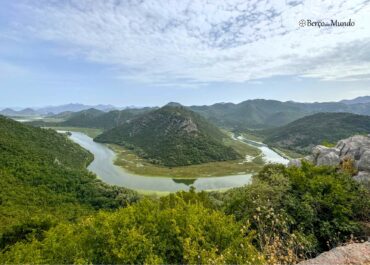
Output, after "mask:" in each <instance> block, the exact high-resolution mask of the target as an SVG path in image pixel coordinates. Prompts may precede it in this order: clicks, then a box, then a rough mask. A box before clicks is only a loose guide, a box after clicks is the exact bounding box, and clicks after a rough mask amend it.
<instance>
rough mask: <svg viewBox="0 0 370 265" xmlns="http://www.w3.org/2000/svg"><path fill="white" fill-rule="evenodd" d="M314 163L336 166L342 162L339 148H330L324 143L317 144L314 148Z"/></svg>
mask: <svg viewBox="0 0 370 265" xmlns="http://www.w3.org/2000/svg"><path fill="white" fill-rule="evenodd" d="M311 160H312V161H313V162H314V164H316V165H318V166H321V165H329V166H336V165H338V164H339V163H340V158H339V149H337V148H328V147H325V146H322V145H318V146H315V147H314V148H313V149H312V159H311Z"/></svg>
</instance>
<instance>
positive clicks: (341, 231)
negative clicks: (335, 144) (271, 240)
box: [222, 163, 370, 255]
mask: <svg viewBox="0 0 370 265" xmlns="http://www.w3.org/2000/svg"><path fill="white" fill-rule="evenodd" d="M222 200H223V201H224V202H225V205H224V207H225V212H226V213H228V214H234V215H235V217H236V218H237V220H249V221H250V222H251V224H252V226H251V227H252V228H255V229H257V222H256V220H255V218H254V217H255V216H259V218H262V219H263V218H264V217H263V216H267V215H263V214H262V215H261V212H259V211H262V210H263V209H266V211H267V210H269V209H272V210H273V211H274V213H275V214H279V215H281V216H283V217H284V218H286V221H285V222H286V225H288V230H289V231H290V233H293V234H299V235H301V236H303V237H302V242H305V243H304V246H305V250H306V251H308V250H309V251H308V252H307V253H305V255H307V254H317V253H319V252H321V251H323V250H326V249H328V248H330V247H333V246H336V245H338V244H339V243H340V242H344V241H345V240H346V238H348V237H349V236H350V235H351V234H360V235H361V233H360V232H361V230H360V222H362V221H365V222H366V221H369V216H370V195H369V192H368V191H367V190H366V189H364V188H363V187H362V186H361V185H360V184H358V183H357V182H355V181H354V180H353V179H352V178H351V176H349V175H346V174H343V173H338V172H336V170H335V169H334V168H331V167H314V166H312V165H310V164H307V163H304V164H303V166H302V168H296V167H292V168H285V167H284V166H266V167H265V168H264V169H263V170H262V171H261V172H260V173H259V174H258V175H256V176H255V177H254V180H253V183H252V184H251V185H249V186H246V187H244V188H238V189H234V190H231V191H228V192H226V193H225V194H224V195H223V198H222ZM266 221H267V220H265V221H264V222H266ZM282 230H283V229H282ZM362 236H363V235H362ZM302 244H303V243H302ZM300 254H302V253H300Z"/></svg>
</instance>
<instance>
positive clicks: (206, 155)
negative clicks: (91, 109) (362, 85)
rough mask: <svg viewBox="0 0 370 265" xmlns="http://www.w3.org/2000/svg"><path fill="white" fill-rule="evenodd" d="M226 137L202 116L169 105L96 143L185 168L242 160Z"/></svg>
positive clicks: (117, 128)
mask: <svg viewBox="0 0 370 265" xmlns="http://www.w3.org/2000/svg"><path fill="white" fill-rule="evenodd" d="M226 137H227V136H226V135H225V134H224V133H222V132H221V131H220V130H219V129H218V128H217V127H215V126H213V125H212V124H210V123H209V122H207V121H206V120H205V119H204V118H202V117H201V116H200V115H198V114H196V113H194V112H192V111H191V110H189V109H187V108H185V107H182V106H171V105H167V106H165V107H162V108H160V109H158V110H155V111H152V112H149V113H147V114H144V115H141V116H139V117H137V118H136V119H133V120H131V121H130V122H127V123H124V124H123V125H121V126H118V127H116V128H113V129H111V130H108V131H106V132H104V133H103V134H101V135H98V136H97V137H96V138H95V139H94V140H95V141H97V142H102V143H113V144H118V145H122V146H124V147H126V148H128V149H132V150H133V151H134V152H136V153H137V154H138V155H139V156H141V157H143V158H146V159H148V160H149V161H150V162H152V163H155V164H160V165H164V166H169V167H173V166H184V165H192V164H200V163H205V162H212V161H225V160H234V159H238V158H240V155H239V154H238V153H237V152H236V151H234V149H232V148H231V147H227V146H225V145H224V144H223V138H226Z"/></svg>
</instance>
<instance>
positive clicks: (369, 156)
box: [358, 150, 370, 172]
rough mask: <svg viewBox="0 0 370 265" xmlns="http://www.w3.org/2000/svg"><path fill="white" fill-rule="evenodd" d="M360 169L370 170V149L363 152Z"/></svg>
mask: <svg viewBox="0 0 370 265" xmlns="http://www.w3.org/2000/svg"><path fill="white" fill-rule="evenodd" d="M358 170H360V171H368V172H370V150H366V151H364V152H363V153H362V155H361V157H360V159H359V161H358Z"/></svg>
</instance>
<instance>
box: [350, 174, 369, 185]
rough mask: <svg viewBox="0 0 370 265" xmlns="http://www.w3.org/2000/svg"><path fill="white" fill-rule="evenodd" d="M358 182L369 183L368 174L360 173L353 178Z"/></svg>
mask: <svg viewBox="0 0 370 265" xmlns="http://www.w3.org/2000/svg"><path fill="white" fill-rule="evenodd" d="M353 178H354V179H355V180H357V181H358V182H363V183H370V172H366V171H360V172H358V174H357V175H356V176H354V177H353Z"/></svg>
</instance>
